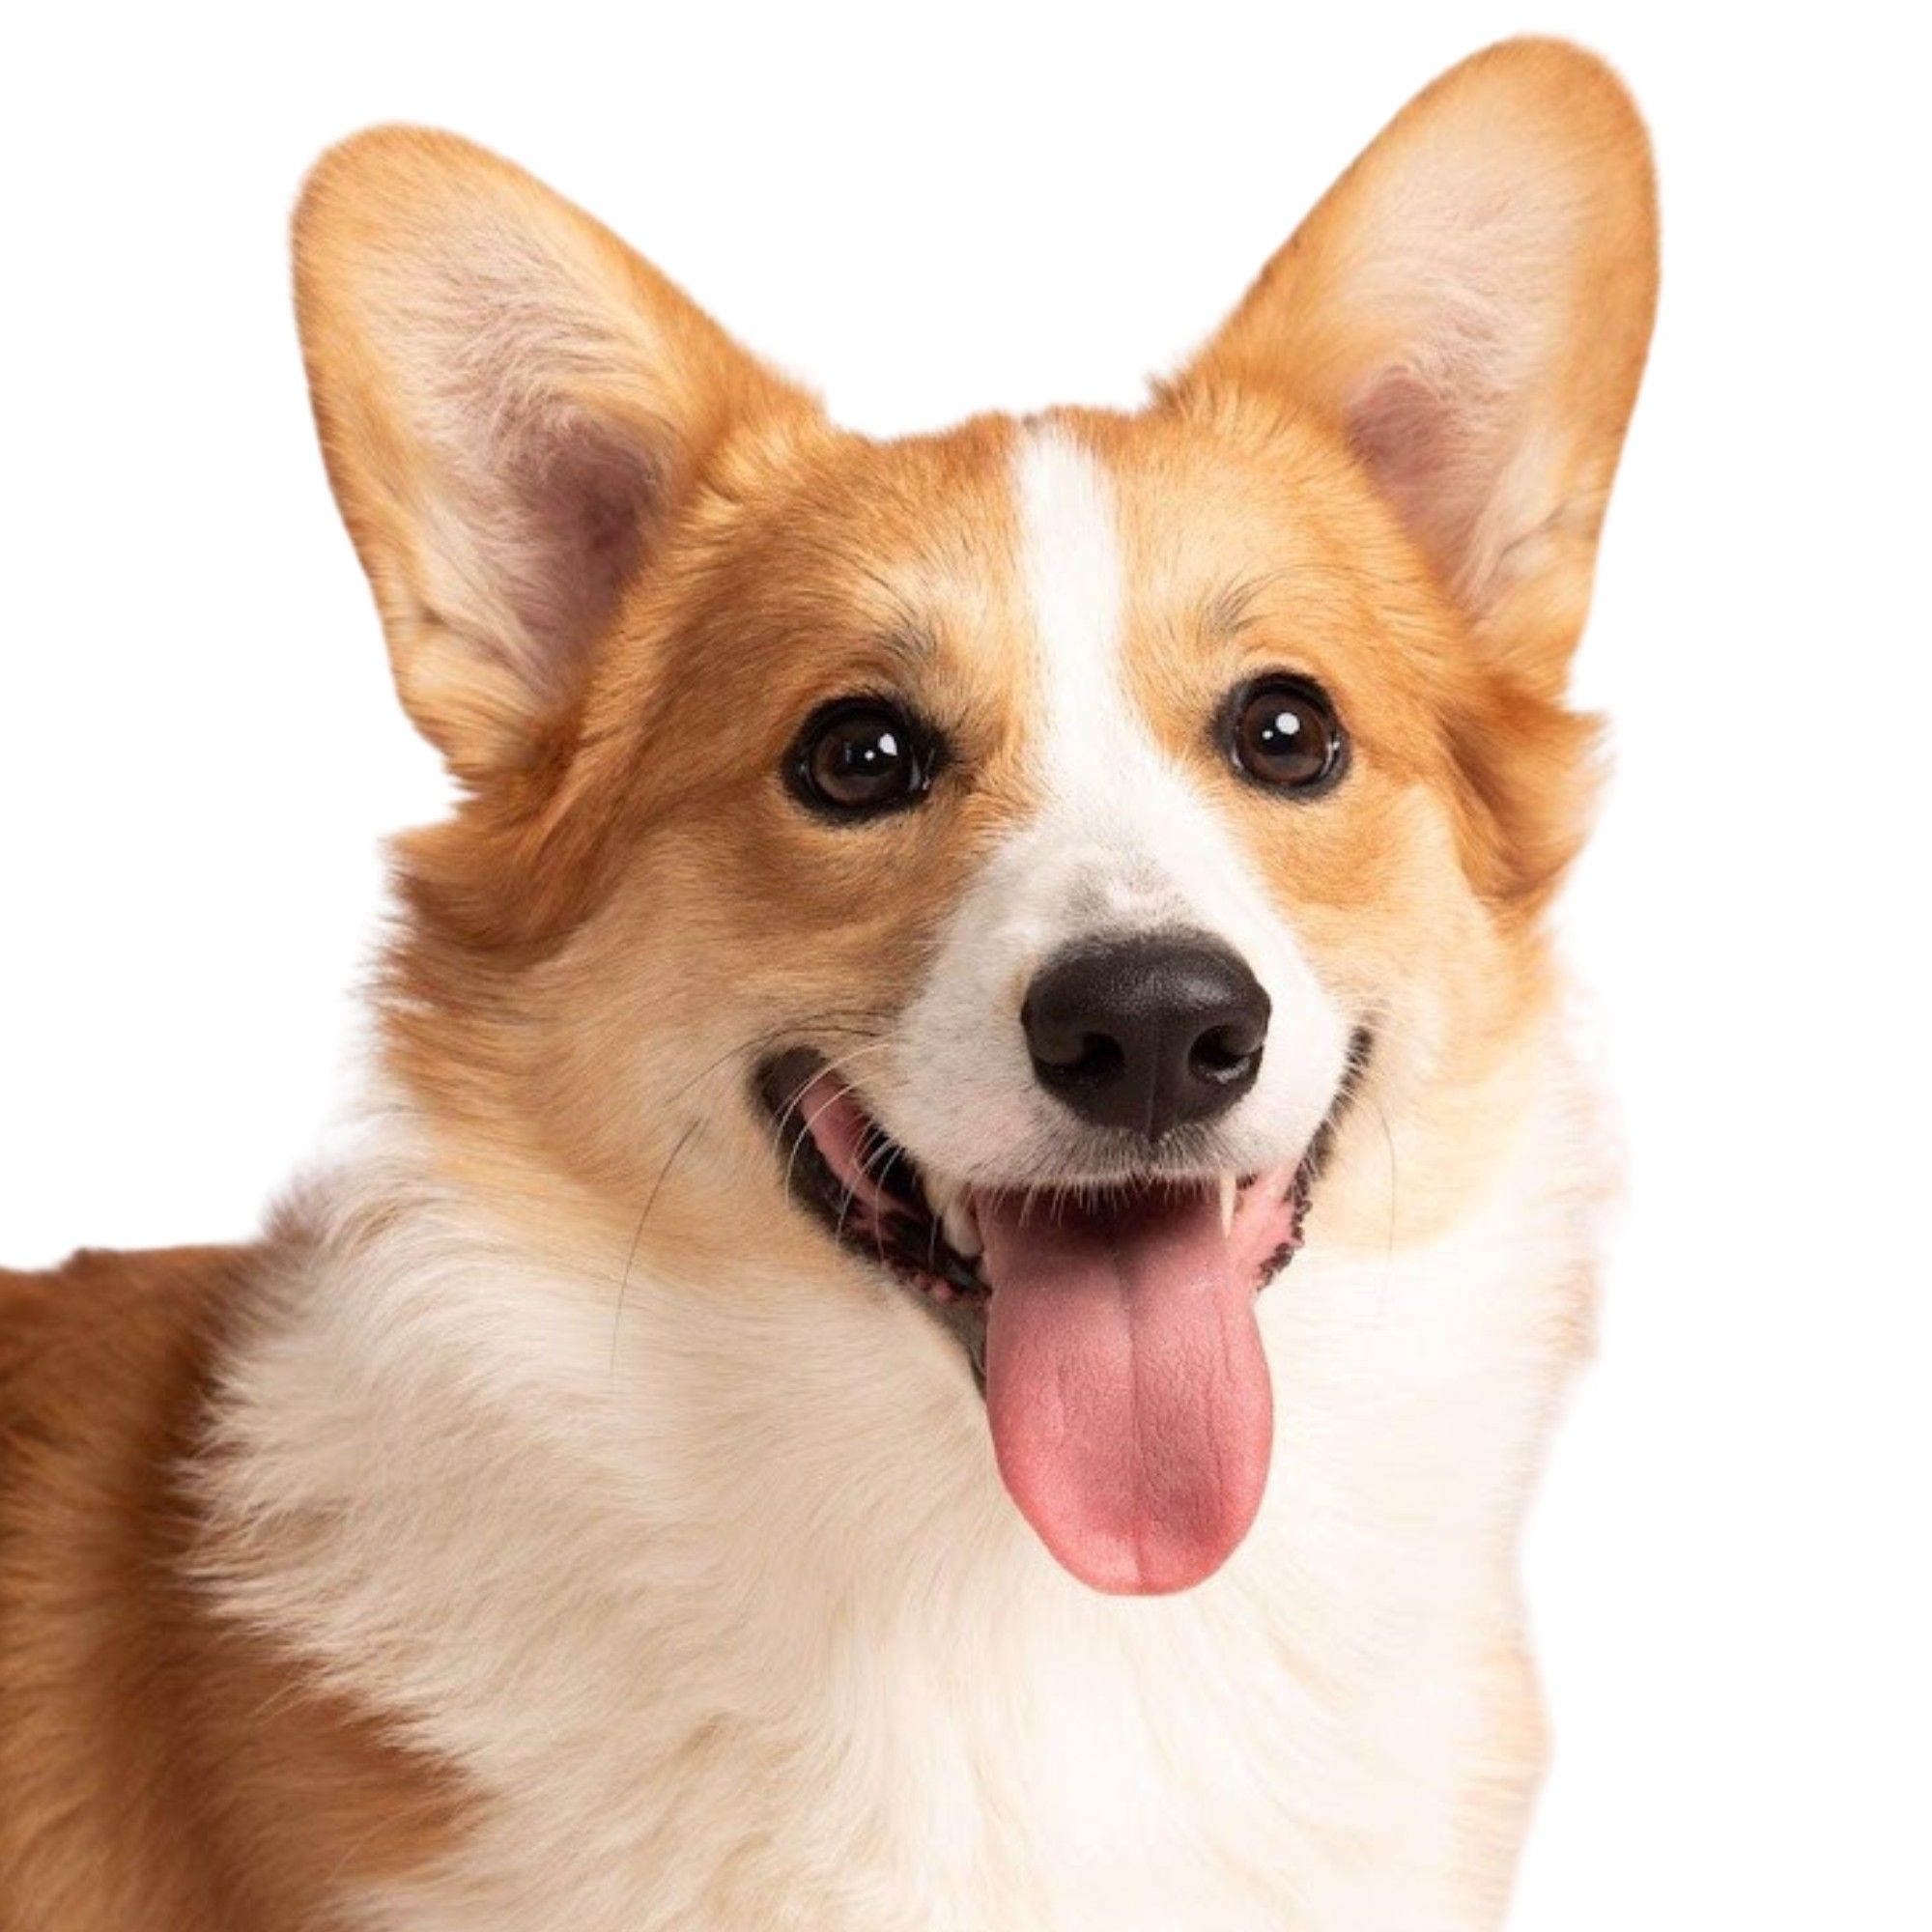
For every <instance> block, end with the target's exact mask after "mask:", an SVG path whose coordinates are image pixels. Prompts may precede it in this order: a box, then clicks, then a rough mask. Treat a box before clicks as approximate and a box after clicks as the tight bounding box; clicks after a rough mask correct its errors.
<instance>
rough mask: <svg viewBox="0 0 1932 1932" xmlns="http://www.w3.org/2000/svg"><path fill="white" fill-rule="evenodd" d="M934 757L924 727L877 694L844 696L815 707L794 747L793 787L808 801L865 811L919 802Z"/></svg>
mask: <svg viewBox="0 0 1932 1932" xmlns="http://www.w3.org/2000/svg"><path fill="white" fill-rule="evenodd" d="M931 778H932V760H931V757H930V754H929V753H928V752H927V750H926V748H925V746H924V743H923V737H922V734H921V732H920V730H919V728H918V727H917V726H916V725H914V724H913V723H912V722H911V721H910V720H909V719H908V718H907V717H906V716H905V715H904V713H902V712H901V711H899V710H897V709H896V708H895V706H893V705H890V704H886V703H883V702H881V701H880V700H879V699H877V698H864V697H859V698H845V699H841V700H840V701H839V702H838V703H835V704H830V705H827V706H826V707H825V708H824V709H823V710H821V711H819V712H817V713H815V714H814V715H813V717H812V719H811V721H810V723H809V724H808V725H806V727H805V730H804V732H803V733H802V734H801V735H800V738H799V741H798V745H797V748H796V749H795V751H794V752H793V753H792V760H791V780H792V788H793V789H794V790H795V791H796V792H797V793H798V794H799V796H800V797H801V798H803V799H804V800H805V801H806V803H807V804H809V805H814V806H817V807H818V808H819V809H820V810H826V811H836V812H838V813H839V814H840V815H841V816H843V817H863V816H867V815H869V814H871V813H874V812H880V811H891V810H896V809H897V808H899V807H901V806H907V805H913V804H916V803H917V802H918V801H919V800H920V799H921V798H922V797H923V796H924V793H925V790H926V787H927V786H928V784H929V783H930V782H931Z"/></svg>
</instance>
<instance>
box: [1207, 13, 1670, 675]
mask: <svg viewBox="0 0 1932 1932" xmlns="http://www.w3.org/2000/svg"><path fill="white" fill-rule="evenodd" d="M1656 297H1657V213H1656V203H1655V195H1654V188H1653V183H1652V175H1651V162H1650V145H1649V142H1648V140H1647V139H1646V137H1645V134H1644V130H1643V127H1642V124H1641V123H1640V122H1639V120H1638V119H1637V115H1636V111H1635V109H1634V107H1633V105H1632V103H1631V100H1630V98H1629V96H1628V95H1627V94H1626V93H1625V92H1624V89H1623V87H1622V85H1621V83H1620V82H1619V81H1618V80H1617V78H1616V77H1615V75H1614V74H1612V73H1611V72H1610V71H1609V70H1608V69H1607V68H1606V67H1605V66H1604V65H1603V64H1602V62H1600V61H1598V60H1597V59H1595V58H1594V57H1593V56H1591V55H1589V54H1586V53H1584V52H1582V51H1581V50H1580V49H1579V48H1577V47H1573V46H1569V45H1566V44H1564V43H1560V42H1554V41H1514V42H1508V43H1504V44H1502V45H1500V46H1495V47H1492V48H1490V49H1489V50H1488V51H1486V52H1484V53H1480V54H1477V55H1475V56H1474V57H1473V58H1472V59H1470V60H1467V61H1465V62H1463V65H1462V66H1460V67H1457V68H1455V69H1453V70H1452V71H1450V72H1448V73H1446V74H1444V75H1443V76H1442V77H1441V78H1440V79H1439V80H1437V81H1436V82H1435V84H1434V85H1433V86H1431V87H1430V88H1428V89H1427V90H1426V91H1425V92H1424V93H1422V94H1421V95H1419V96H1418V97H1417V98H1416V99H1414V100H1412V101H1411V102H1410V103H1409V104H1408V106H1407V107H1406V108H1405V109H1404V110H1403V111H1402V113H1400V114H1399V115H1398V116H1397V117H1396V119H1395V120H1394V121H1393V122H1392V123H1391V124H1390V125H1389V126H1388V128H1385V129H1384V130H1383V131H1382V133H1381V134H1380V135H1379V136H1378V138H1377V139H1376V141H1375V142H1374V143H1373V144H1372V145H1371V146H1370V147H1369V149H1368V150H1367V152H1366V153H1364V154H1363V155H1362V156H1360V157H1359V158H1358V159H1357V160H1356V161H1355V163H1354V165H1353V166H1352V167H1351V168H1350V170H1349V171H1348V173H1347V174H1345V175H1344V176H1343V177H1342V179H1341V181H1340V182H1338V183H1337V184H1336V185H1335V186H1334V187H1333V188H1332V189H1331V190H1330V191H1329V193H1328V195H1327V197H1326V199H1325V200H1323V201H1322V202H1321V205H1320V207H1318V208H1317V209H1316V211H1315V212H1314V213H1313V214H1311V215H1310V216H1309V217H1308V219H1307V220H1306V221H1305V222H1304V223H1303V224H1302V226H1301V228H1300V229H1299V230H1298V231H1297V232H1296V234H1295V235H1294V236H1293V239H1292V240H1291V241H1289V242H1288V243H1287V244H1286V246H1284V247H1283V248H1282V249H1281V250H1280V251H1279V253H1277V254H1276V255H1275V257H1274V258H1273V260H1271V261H1270V262H1269V263H1268V265H1267V267H1266V268H1265V269H1264V270H1263V271H1262V274H1261V277H1260V279H1259V280H1258V281H1257V282H1256V283H1255V285H1254V287H1253V288H1252V289H1251V290H1250V291H1249V292H1248V294H1247V296H1246V297H1245V298H1244V299H1243V300H1242V302H1241V304H1240V306H1239V307H1238V308H1237V309H1236V311H1235V313H1234V315H1233V316H1232V317H1231V318H1230V320H1229V321H1228V323H1227V324H1226V326H1225V327H1223V328H1222V330H1221V332H1220V333H1219V334H1218V335H1217V336H1216V337H1215V338H1214V339H1213V341H1212V342H1210V343H1209V344H1208V347H1207V349H1206V350H1204V351H1203V352H1202V354H1201V355H1200V356H1199V357H1198V358H1197V360H1196V361H1195V362H1194V363H1193V365H1192V366H1191V367H1190V368H1189V369H1188V370H1187V371H1186V372H1185V373H1184V374H1183V375H1182V376H1181V377H1180V378H1179V381H1178V382H1177V383H1176V384H1174V385H1173V390H1174V392H1175V393H1176V394H1178V395H1179V397H1181V398H1183V399H1184V398H1185V397H1186V396H1187V394H1188V393H1189V392H1190V391H1191V390H1194V389H1198V388H1201V387H1204V386H1206V387H1211V386H1214V385H1218V384H1238V385H1246V386H1254V385H1257V384H1260V385H1264V386H1267V387H1271V388H1273V389H1274V390H1276V391H1278V392H1286V393H1288V394H1290V395H1292V396H1293V397H1294V398H1295V399H1297V400H1298V401H1299V402H1301V403H1303V404H1304V405H1307V406H1311V407H1312V408H1313V409H1315V410H1316V411H1317V412H1319V413H1320V414H1321V416H1323V417H1325V418H1326V419H1327V420H1328V421H1329V422H1331V423H1332V424H1333V425H1334V426H1335V427H1336V428H1337V429H1339V430H1340V432H1341V433H1342V435H1343V436H1344V437H1345V438H1346V439H1347V440H1348V443H1349V444H1350V447H1351V449H1352V450H1353V452H1354V454H1355V456H1356V457H1357V459H1358V460H1359V461H1360V462H1361V464H1362V465H1363V466H1364V467H1365V468H1366V469H1367V470H1368V472H1369V474H1370V476H1371V477H1372V478H1373V480H1374V482H1375V483H1376V485H1377V487H1378V489H1379V490H1380V492H1381V493H1382V495H1383V496H1384V497H1385V498H1386V499H1387V500H1388V501H1389V502H1390V503H1391V504H1392V505H1393V506H1394V508H1395V509H1396V511H1397V513H1398V514H1399V515H1400V517H1401V518H1402V520H1403V522H1404V524H1405V525H1406V526H1407V529H1408V530H1409V532H1410V534H1411V536H1412V537H1413V538H1414V540H1415V541H1416V543H1417V544H1418V545H1419V546H1420V548H1421V550H1422V552H1423V554H1424V555H1425V556H1426V558H1427V560H1428V562H1429V563H1430V565H1431V566H1432V568H1433V570H1434V572H1435V577H1436V579H1437V582H1439V584H1440V585H1441V587H1442V588H1443V589H1444V590H1445V591H1446V592H1447V593H1448V594H1449V595H1450V597H1451V598H1452V599H1453V600H1454V601H1455V602H1456V603H1457V604H1458V605H1460V606H1461V608H1462V609H1463V611H1464V613H1465V615H1466V616H1467V618H1468V619H1469V621H1470V622H1471V623H1472V625H1474V627H1475V628H1476V630H1477V633H1478V635H1479V636H1480V637H1481V638H1482V639H1484V640H1485V641H1486V642H1487V643H1488V644H1489V645H1490V647H1491V648H1492V651H1493V652H1494V654H1495V655H1496V657H1497V658H1498V659H1499V660H1500V662H1501V663H1502V664H1503V665H1504V666H1505V667H1506V668H1508V669H1510V670H1511V671H1513V672H1514V673H1515V674H1516V675H1517V676H1518V677H1520V679H1521V680H1522V681H1523V682H1524V683H1525V684H1526V685H1527V686H1528V687H1529V688H1530V689H1531V690H1533V691H1538V692H1541V693H1543V694H1545V695H1550V696H1553V695H1555V694H1556V693H1558V692H1560V690H1561V688H1562V685H1563V682H1564V679H1565V676H1566V674H1567V670H1568V666H1569V659H1570V655H1571V652H1572V650H1573V648H1574V646H1575V644H1576V640H1577V635H1578V633H1579V632H1580V630H1581V628H1582V623H1583V617H1584V613H1585V610H1586V608H1587V605H1588V602H1589V594H1590V579H1591V573H1592V570H1593V568H1594V564H1595V559H1596V546H1597V533H1598V529H1599V526H1600V525H1601V522H1602V519H1603V514H1604V508H1605V501H1606V499H1607V497H1608V494H1609V488H1610V480H1611V476H1612V474H1613V472H1614V470H1615V468H1616V462H1617V455H1618V451H1619V449H1620V447H1621V445H1622V442H1623V436H1624V429H1625V426H1626V424H1627V423H1628V422H1629V420H1630V413H1631V409H1632V406H1633V404H1634V401H1635V398H1636V387H1637V380H1638V378H1639V376H1640V375H1641V373H1642V369H1643V361H1644V355H1645V352H1646V350H1647V348H1648V345H1649V341H1650V329H1651V319H1652V315H1653V312H1654V309H1655V306H1656Z"/></svg>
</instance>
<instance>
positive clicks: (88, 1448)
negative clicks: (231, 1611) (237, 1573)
mask: <svg viewBox="0 0 1932 1932" xmlns="http://www.w3.org/2000/svg"><path fill="white" fill-rule="evenodd" d="M262 1259H263V1251H261V1250H257V1249H245V1248H233V1249H223V1248H192V1249H177V1250H173V1251H169V1252H165V1253H155V1254H96V1253H90V1252H83V1253H80V1254H77V1255H75V1256H74V1257H73V1259H72V1260H71V1261H70V1262H69V1263H68V1264H66V1265H65V1266H64V1267H62V1268H59V1269H57V1270H55V1271H54V1272H52V1273H48V1274H41V1275H22V1274H12V1273H4V1272H0V1928H4V1932H93V1928H97V1927H99V1928H102V1932H104V1928H107V1927H113V1926H118V1927H135V1926H155V1927H156V1928H159V1927H167V1928H169V1932H188V1928H193V1932H259V1928H265V1927H270V1926H274V1927H282V1926H289V1927H293V1926H298V1925H304V1924H312V1923H321V1922H323V1921H324V1919H325V1918H326V1917H327V1912H328V1909H329V1904H330V1900H331V1898H332V1896H333V1888H335V1887H336V1886H338V1885H339V1884H341V1883H342V1882H343V1880H344V1879H345V1877H352V1878H353V1877H362V1876H377V1875H380V1874H382V1873H384V1872H385V1871H393V1870H397V1869H402V1868H405V1867H408V1866H410V1865H412V1864H414V1863H416V1862H418V1861H421V1860H423V1859H424V1858H426V1857H429V1856H431V1855H433V1854H434V1853H435V1852H436V1851H437V1850H438V1848H439V1847H440V1846H441V1845H442V1844H443V1843H445V1842H446V1841H447V1839H448V1837H449V1835H450V1833H451V1831H452V1829H453V1828H454V1826H455V1823H456V1821H457V1818H458V1817H459V1815H460V1811H461V1800H460V1795H459V1794H458V1792H457V1791H456V1789H455V1788H454V1786H453V1785H452V1784H451V1782H450V1780H449V1779H448V1777H447V1776H446V1775H445V1774H443V1773H441V1772H440V1771H439V1770H436V1769H434V1768H432V1767H429V1766H427V1765H425V1764H424V1763H422V1762H421V1761H419V1760H417V1759H415V1758H414V1757H412V1754H411V1752H410V1751H409V1750H408V1749H407V1747H405V1746H404V1745H403V1744H402V1743H401V1742H400V1741H399V1740H398V1739H396V1738H395V1737H393V1736H391V1735H387V1734H386V1733H385V1730H384V1724H383V1722H382V1719H381V1718H380V1715H379V1714H375V1713H371V1712H367V1711H363V1710H359V1709H357V1708H355V1706H354V1705H353V1704H352V1703H350V1702H348V1701H346V1700H344V1699H342V1698H339V1697H336V1696H333V1695H331V1694H330V1693H329V1692H327V1690H325V1689H323V1688H322V1687H321V1686H319V1685H317V1684H315V1683H314V1682H313V1681H311V1679H310V1677H309V1675H308V1673H307V1672H305V1671H304V1670H303V1669H302V1668H300V1667H299V1666H298V1665H297V1664H296V1663H295V1662H293V1661H292V1660H290V1659H288V1658H286V1657H284V1656H281V1655H278V1654H277V1650H276V1647H275V1645H274V1643H273V1641H272V1640H271V1639H270V1638H268V1637H266V1636H258V1635H253V1634H244V1633H242V1632H241V1631H239V1630H238V1629H237V1628H236V1627H234V1626H233V1625H232V1624H227V1623H219V1624H218V1623H217V1621H216V1619H215V1618H214V1617H213V1615H212V1613H211V1612H210V1610H209V1607H208V1605H206V1603H205V1602H204V1601H203V1600H202V1597H201V1594H200V1591H199V1589H198V1586H197V1575H198V1566H199V1563H200V1561H201V1560H202V1554H203V1552H202V1549H201V1533H202V1520H203V1510H202V1505H201V1502H200V1499H199V1497H198V1495H197V1493H196V1485H195V1481H194V1477H193V1473H192V1471H193V1463H194V1458H195V1455H196V1453H197V1450H198V1449H199V1448H200V1447H201V1445H202V1441H203V1435H204V1431H205V1426H206V1419H207V1406H208V1403H209V1400H210V1378H211V1376H212V1375H213V1372H214V1364H215V1361H216V1360H217V1358H218V1355H219V1351H220V1348H221V1345H222V1341H223V1338H224V1337H225V1336H226V1334H227V1333H228V1331H229V1329H230V1327H231V1325H232V1324H233V1323H234V1322H235V1321H238V1320H245V1319H246V1310H247V1306H248V1301H249V1296H250V1293H251V1289H252V1286H253V1284H254V1283H255V1281H256V1279H257V1276H258V1274H259V1270H260V1267H261V1264H262Z"/></svg>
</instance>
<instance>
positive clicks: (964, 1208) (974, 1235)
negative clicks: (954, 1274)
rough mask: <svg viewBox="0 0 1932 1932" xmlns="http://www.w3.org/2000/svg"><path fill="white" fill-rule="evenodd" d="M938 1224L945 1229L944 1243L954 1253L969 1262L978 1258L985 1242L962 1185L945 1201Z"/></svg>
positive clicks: (970, 1202)
mask: <svg viewBox="0 0 1932 1932" xmlns="http://www.w3.org/2000/svg"><path fill="white" fill-rule="evenodd" d="M940 1226H941V1227H943V1228H944V1229H945V1230H946V1245H947V1246H948V1247H950V1248H951V1249H952V1252H953V1253H954V1254H955V1255H958V1256H960V1257H961V1258H962V1259H963V1260H965V1261H969V1262H970V1261H977V1260H978V1259H979V1256H980V1249H981V1248H983V1247H984V1246H985V1243H984V1242H983V1241H982V1240H980V1222H979V1219H978V1217H977V1216H976V1215H975V1214H974V1212H973V1203H972V1201H971V1199H970V1198H969V1197H968V1195H967V1192H966V1190H965V1189H964V1188H963V1187H962V1188H960V1189H958V1190H957V1191H956V1192H955V1193H954V1194H953V1195H952V1198H951V1199H950V1200H949V1201H948V1202H947V1204H946V1208H945V1211H944V1212H943V1213H942V1214H941V1215H940Z"/></svg>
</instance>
